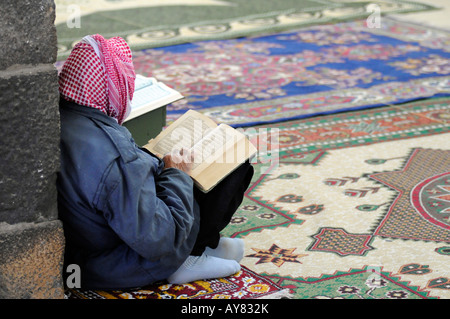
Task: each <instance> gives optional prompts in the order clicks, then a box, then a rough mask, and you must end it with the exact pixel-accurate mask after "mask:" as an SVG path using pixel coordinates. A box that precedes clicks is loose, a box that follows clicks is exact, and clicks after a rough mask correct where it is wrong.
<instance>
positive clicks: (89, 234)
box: [57, 35, 253, 289]
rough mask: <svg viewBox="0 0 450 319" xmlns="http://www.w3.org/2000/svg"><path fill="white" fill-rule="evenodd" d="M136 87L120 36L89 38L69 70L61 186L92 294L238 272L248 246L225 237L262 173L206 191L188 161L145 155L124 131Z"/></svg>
mask: <svg viewBox="0 0 450 319" xmlns="http://www.w3.org/2000/svg"><path fill="white" fill-rule="evenodd" d="M134 81H135V72H134V67H133V62H132V57H131V51H130V49H129V47H128V45H127V43H126V42H125V41H124V40H123V39H121V38H118V37H115V38H111V39H109V40H106V39H104V38H103V37H102V36H100V35H93V36H87V37H85V38H84V39H83V40H82V41H81V42H80V43H78V44H77V45H76V46H75V47H74V49H73V50H72V52H71V54H70V56H69V58H68V59H67V61H66V62H65V63H64V65H63V67H62V70H61V73H60V75H59V85H60V88H59V90H60V94H61V103H60V113H61V170H60V172H59V174H58V179H57V187H58V206H59V207H58V209H59V216H60V219H61V220H62V222H63V227H64V232H65V237H66V251H65V261H64V262H65V264H66V265H69V264H77V265H78V266H79V267H80V269H81V288H84V289H125V288H135V287H142V286H144V285H147V284H150V283H153V282H156V281H160V280H165V279H166V280H168V282H170V283H185V282H189V281H194V280H199V279H209V278H217V277H225V276H229V275H231V274H234V273H236V272H237V271H239V270H240V265H239V261H240V259H241V258H242V257H243V252H244V246H243V242H242V240H239V239H233V238H221V237H220V231H221V230H222V229H223V228H225V227H226V225H227V224H228V223H229V221H230V220H231V217H232V215H233V214H234V212H235V211H236V209H237V208H238V206H239V205H240V204H241V202H242V198H243V195H244V192H245V190H246V189H247V187H248V185H249V183H250V180H251V178H252V175H253V167H252V166H251V165H250V164H249V163H248V162H246V163H244V164H242V165H241V166H240V167H239V168H238V169H237V170H236V171H235V172H233V173H232V174H230V175H229V176H228V177H227V178H225V179H224V180H223V181H222V182H221V183H220V184H219V185H217V186H216V187H215V188H214V189H213V190H212V191H210V192H209V193H202V192H201V191H199V190H198V189H197V188H196V187H195V186H194V184H193V181H192V179H191V178H190V177H189V176H188V174H187V173H188V172H189V170H190V169H191V162H190V161H189V160H188V159H189V157H187V156H186V155H189V154H177V153H173V154H171V155H166V156H165V157H164V158H163V159H162V160H160V159H159V158H157V157H156V156H154V155H153V154H151V153H149V152H148V151H146V150H145V149H141V148H139V147H138V146H137V145H136V144H135V143H134V141H133V139H132V137H131V134H130V133H129V131H128V130H127V129H126V128H125V127H123V126H122V123H123V121H124V119H125V118H126V116H127V114H128V113H129V111H130V102H131V99H132V97H133V92H134Z"/></svg>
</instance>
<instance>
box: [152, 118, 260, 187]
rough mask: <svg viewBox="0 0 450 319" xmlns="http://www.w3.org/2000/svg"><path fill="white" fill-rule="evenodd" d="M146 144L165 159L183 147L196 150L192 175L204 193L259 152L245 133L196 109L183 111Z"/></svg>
mask: <svg viewBox="0 0 450 319" xmlns="http://www.w3.org/2000/svg"><path fill="white" fill-rule="evenodd" d="M144 147H145V148H146V149H148V150H149V151H150V152H152V153H153V154H155V155H156V156H158V157H161V158H162V157H163V155H165V154H167V153H170V152H172V151H174V150H181V149H183V148H184V149H188V150H190V151H191V152H193V154H194V160H193V167H192V172H191V174H190V176H191V177H192V179H193V180H194V182H195V184H196V185H197V187H198V188H199V189H200V190H202V191H203V192H208V191H210V190H211V189H212V188H214V186H216V185H217V184H218V183H219V182H220V181H221V180H222V179H224V178H225V177H226V176H227V175H228V174H230V173H231V172H232V171H233V170H235V169H236V168H237V167H239V166H240V165H241V164H242V163H244V162H245V161H246V160H248V159H249V158H251V157H253V156H254V155H255V154H256V152H257V149H256V147H255V146H254V145H253V144H252V143H251V142H250V141H249V140H248V139H247V137H246V136H245V135H244V134H243V133H242V132H239V131H238V130H236V129H234V128H232V127H231V126H229V125H226V124H220V125H217V124H216V123H215V122H214V121H213V120H211V119H210V118H208V117H207V116H205V115H203V114H201V113H199V112H196V111H193V110H189V111H187V112H186V113H185V114H183V115H182V116H181V117H180V118H178V119H177V120H176V121H175V122H173V123H172V124H171V125H169V127H167V128H166V129H165V130H164V131H162V132H161V133H160V134H159V135H158V136H157V137H155V138H154V139H152V140H150V141H149V142H148V144H146V145H144Z"/></svg>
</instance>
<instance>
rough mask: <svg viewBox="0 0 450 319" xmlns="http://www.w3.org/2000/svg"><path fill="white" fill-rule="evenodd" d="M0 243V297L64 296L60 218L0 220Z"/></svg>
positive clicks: (42, 297) (33, 297)
mask: <svg viewBox="0 0 450 319" xmlns="http://www.w3.org/2000/svg"><path fill="white" fill-rule="evenodd" d="M0 245H1V249H0V298H2V299H62V298H64V285H63V282H62V278H61V272H62V271H63V269H62V268H63V255H64V234H63V229H62V225H61V222H60V221H57V220H56V221H51V222H44V223H38V224H34V223H19V224H15V225H8V224H6V223H0Z"/></svg>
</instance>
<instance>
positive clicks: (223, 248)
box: [205, 237, 244, 262]
mask: <svg viewBox="0 0 450 319" xmlns="http://www.w3.org/2000/svg"><path fill="white" fill-rule="evenodd" d="M205 253H206V254H207V255H208V256H214V257H219V258H224V259H232V260H236V261H237V262H240V261H241V259H242V258H243V257H244V241H243V240H242V239H239V238H229V237H221V238H220V241H219V245H218V246H217V248H215V249H212V248H209V247H206V249H205Z"/></svg>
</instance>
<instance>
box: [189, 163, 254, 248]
mask: <svg viewBox="0 0 450 319" xmlns="http://www.w3.org/2000/svg"><path fill="white" fill-rule="evenodd" d="M253 173H254V170H253V166H252V165H251V164H250V163H249V162H248V161H247V162H245V163H243V164H242V165H241V166H239V167H238V168H237V169H236V170H235V171H233V172H232V173H231V174H230V175H228V176H227V177H226V178H225V179H223V180H222V181H221V182H220V183H219V184H218V185H216V187H214V188H213V189H212V190H211V191H209V192H208V193H203V192H202V191H200V190H199V189H197V188H194V198H195V200H196V201H197V203H198V205H199V206H200V230H199V233H198V236H197V240H196V243H195V245H194V248H193V250H192V252H191V255H193V256H200V255H202V254H203V252H204V250H205V248H206V247H211V248H213V249H214V248H216V247H217V245H218V244H219V240H220V232H221V231H222V230H223V229H224V228H225V227H226V226H227V225H228V224H229V223H230V220H231V218H232V217H233V214H234V213H235V212H236V210H237V209H238V207H239V205H241V203H242V200H243V198H244V193H245V191H246V190H247V188H248V186H249V185H250V182H251V180H252V177H253Z"/></svg>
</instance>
